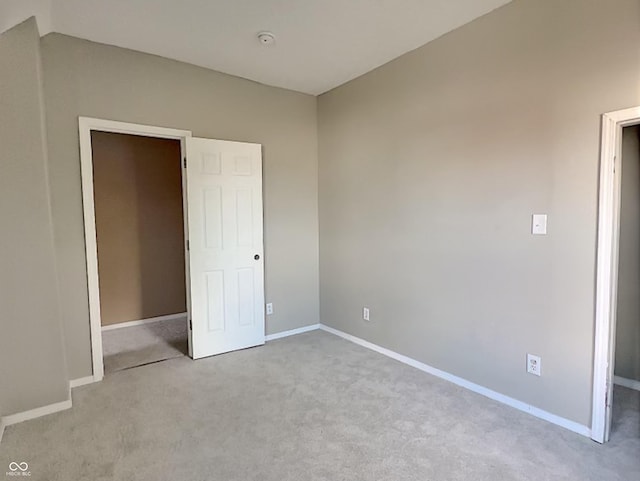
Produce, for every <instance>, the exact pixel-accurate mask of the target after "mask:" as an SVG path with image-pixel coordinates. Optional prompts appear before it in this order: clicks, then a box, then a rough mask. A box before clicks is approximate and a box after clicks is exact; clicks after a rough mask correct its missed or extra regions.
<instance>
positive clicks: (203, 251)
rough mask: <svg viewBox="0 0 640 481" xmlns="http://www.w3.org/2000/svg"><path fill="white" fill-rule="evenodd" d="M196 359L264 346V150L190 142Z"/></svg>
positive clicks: (209, 141) (218, 142) (235, 144)
mask: <svg viewBox="0 0 640 481" xmlns="http://www.w3.org/2000/svg"><path fill="white" fill-rule="evenodd" d="M186 171H187V174H186V177H187V199H188V207H187V211H188V216H189V219H188V220H189V222H188V225H189V244H190V249H189V266H190V283H191V315H192V332H191V335H192V343H193V357H194V359H198V358H201V357H205V356H211V355H214V354H220V353H223V352H228V351H233V350H236V349H243V348H246V347H251V346H257V345H261V344H264V309H263V306H264V258H263V257H264V256H263V220H262V149H261V146H260V145H257V144H246V143H241V142H228V141H222V140H212V139H199V138H189V139H187V169H186Z"/></svg>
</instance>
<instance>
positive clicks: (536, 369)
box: [527, 354, 542, 376]
mask: <svg viewBox="0 0 640 481" xmlns="http://www.w3.org/2000/svg"><path fill="white" fill-rule="evenodd" d="M527 372H528V373H529V374H533V375H534V376H540V375H541V374H542V359H541V358H540V356H534V355H533V354H527Z"/></svg>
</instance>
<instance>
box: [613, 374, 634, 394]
mask: <svg viewBox="0 0 640 481" xmlns="http://www.w3.org/2000/svg"><path fill="white" fill-rule="evenodd" d="M613 382H614V383H615V384H617V385H618V386H623V387H628V388H629V389H633V390H635V391H640V381H636V380H635V379H627V378H626V377H620V376H614V377H613Z"/></svg>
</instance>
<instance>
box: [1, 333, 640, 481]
mask: <svg viewBox="0 0 640 481" xmlns="http://www.w3.org/2000/svg"><path fill="white" fill-rule="evenodd" d="M635 394H637V393H634V392H631V391H628V390H626V391H624V392H623V394H621V395H620V396H618V390H617V391H616V403H617V404H616V408H618V407H619V406H618V404H619V400H622V399H624V400H625V401H624V403H622V405H623V414H624V415H623V416H622V418H624V419H621V420H618V421H617V425H616V431H615V432H614V435H613V439H612V442H611V443H609V444H607V445H604V446H602V445H599V444H596V443H594V442H593V441H591V440H590V439H588V438H585V437H582V436H579V435H577V434H574V433H572V432H569V431H566V430H564V429H562V428H559V427H557V426H554V425H552V424H549V423H547V422H545V421H542V420H540V419H536V418H534V417H532V416H529V415H527V414H525V413H522V412H519V411H516V410H514V409H512V408H509V407H506V406H504V405H501V404H498V403H497V402H494V401H492V400H490V399H487V398H484V397H482V396H480V395H477V394H474V393H472V392H469V391H466V390H464V389H462V388H459V387H457V386H455V385H453V384H450V383H447V382H445V381H442V380H440V379H437V378H435V377H432V376H430V375H428V374H425V373H423V372H421V371H418V370H416V369H413V368H411V367H409V366H406V365H403V364H400V363H398V362H395V361H393V360H391V359H388V358H386V357H383V356H381V355H379V354H376V353H374V352H372V351H369V350H367V349H364V348H362V347H359V346H356V345H354V344H351V343H349V342H347V341H345V340H342V339H340V338H337V337H334V336H332V335H330V334H327V333H324V332H311V333H307V334H301V335H299V336H295V337H290V338H286V339H281V340H278V341H274V342H270V343H268V344H266V345H265V346H263V347H259V348H254V349H248V350H244V351H239V352H234V353H230V354H225V355H221V356H217V357H212V358H208V359H203V360H199V361H191V360H190V359H189V358H186V357H181V358H177V359H171V360H169V361H166V362H162V363H157V364H151V365H147V366H144V367H140V368H136V369H127V370H123V371H119V372H116V373H114V374H113V375H111V376H108V377H106V378H105V380H104V381H102V382H101V383H99V384H94V385H88V386H83V387H80V388H77V389H75V390H74V392H73V398H74V399H73V401H74V407H73V409H72V410H69V411H65V412H62V413H58V414H54V415H51V416H47V417H44V418H41V419H37V420H33V421H29V422H26V423H23V424H19V425H15V426H10V427H9V428H8V429H7V431H6V433H5V438H4V440H3V442H2V445H1V446H0V466H7V465H8V463H9V462H11V461H18V462H22V461H26V462H28V463H29V469H30V470H31V473H32V477H31V479H34V480H48V481H63V480H64V481H68V480H88V481H102V480H149V481H163V480H171V481H173V480H177V479H180V480H190V481H191V480H194V481H196V480H197V481H204V480H220V481H252V480H256V481H312V480H327V481H359V480H362V481H364V480H370V481H401V480H415V481H429V480H433V481H447V480H460V481H500V480H503V481H507V480H508V481H513V480H530V481H534V480H535V481H545V480H549V481H589V480H594V481H596V480H597V481H636V480H638V479H640V435H639V434H640V433H639V429H638V428H639V426H640V417H639V415H638V413H639V412H640V411H639V410H638V402H639V401H640V398H639V397H638V396H637V395H635ZM627 395H628V396H627ZM634 395H635V397H634ZM616 410H618V409H616ZM2 471H4V468H2V469H0V473H1V472H2Z"/></svg>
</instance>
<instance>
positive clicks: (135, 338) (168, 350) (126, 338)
mask: <svg viewBox="0 0 640 481" xmlns="http://www.w3.org/2000/svg"><path fill="white" fill-rule="evenodd" d="M187 343H188V340H187V321H186V320H185V319H172V320H168V321H160V322H153V323H150V324H143V325H141V326H133V327H123V328H120V329H113V330H109V331H104V332H103V333H102V353H103V356H104V372H105V374H109V373H112V372H116V371H121V370H123V369H129V368H132V367H136V366H143V365H145V364H150V363H153V362H158V361H164V360H166V359H172V358H174V357H181V356H184V355H186V354H187V352H188V344H187Z"/></svg>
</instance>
